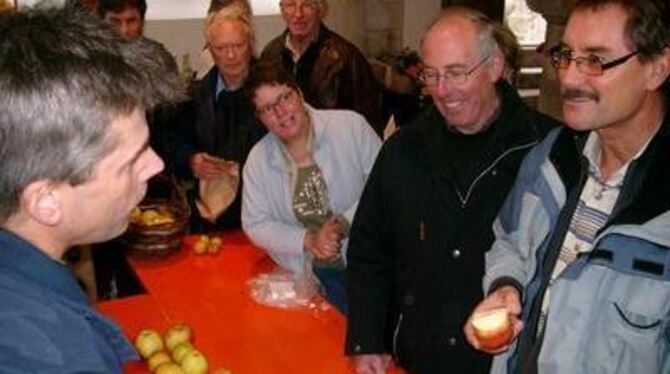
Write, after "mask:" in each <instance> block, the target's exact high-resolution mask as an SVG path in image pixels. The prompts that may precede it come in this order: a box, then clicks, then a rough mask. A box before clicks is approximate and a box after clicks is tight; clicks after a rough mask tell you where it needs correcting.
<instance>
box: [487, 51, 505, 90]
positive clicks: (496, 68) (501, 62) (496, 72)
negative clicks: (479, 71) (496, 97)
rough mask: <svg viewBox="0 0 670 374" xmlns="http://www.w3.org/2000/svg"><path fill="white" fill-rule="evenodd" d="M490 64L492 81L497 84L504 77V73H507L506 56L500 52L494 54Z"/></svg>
mask: <svg viewBox="0 0 670 374" xmlns="http://www.w3.org/2000/svg"><path fill="white" fill-rule="evenodd" d="M489 64H490V67H489V72H490V74H491V81H493V83H495V82H497V81H498V80H499V79H501V78H502V77H503V73H504V72H505V56H503V54H502V53H500V52H493V53H492V54H491V61H490V62H489Z"/></svg>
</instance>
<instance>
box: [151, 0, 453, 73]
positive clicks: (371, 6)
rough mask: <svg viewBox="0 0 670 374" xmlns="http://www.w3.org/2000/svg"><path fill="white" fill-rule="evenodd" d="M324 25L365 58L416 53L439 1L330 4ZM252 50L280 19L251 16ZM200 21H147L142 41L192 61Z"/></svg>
mask: <svg viewBox="0 0 670 374" xmlns="http://www.w3.org/2000/svg"><path fill="white" fill-rule="evenodd" d="M329 4H330V12H329V14H328V16H327V17H326V24H327V25H328V27H330V28H332V29H333V30H335V31H336V32H338V33H340V34H341V35H343V36H344V37H345V38H347V39H348V40H349V41H351V42H352V43H354V44H355V45H357V46H358V47H359V48H361V50H363V51H364V52H365V53H367V54H368V55H377V54H379V53H382V52H386V51H389V50H395V51H397V50H399V49H401V48H403V47H405V46H408V47H410V48H416V47H417V46H418V42H419V39H420V36H421V33H422V32H423V30H424V29H425V27H426V24H427V23H428V22H429V21H430V20H431V19H432V18H433V17H434V16H435V15H436V14H437V13H438V12H439V10H440V7H441V1H440V0H365V1H361V0H330V1H329ZM253 23H254V28H255V30H256V46H257V48H256V49H257V51H260V50H262V48H263V47H264V46H265V44H267V42H268V41H269V40H270V39H272V38H274V37H275V36H277V35H278V34H279V33H281V32H282V31H283V29H284V22H283V20H282V18H281V16H279V15H275V16H254V19H253ZM203 24H204V19H181V20H148V21H147V24H146V27H145V34H146V36H148V37H150V38H152V39H155V40H158V41H159V42H161V43H163V44H164V45H165V46H166V47H167V48H168V50H169V51H170V52H171V53H172V54H173V55H175V56H176V57H177V61H178V62H181V59H182V56H183V55H184V54H189V55H190V59H191V61H192V62H193V61H197V56H198V54H199V53H200V51H201V49H202V48H203V47H204V38H203V36H202V28H203Z"/></svg>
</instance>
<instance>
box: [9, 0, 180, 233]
mask: <svg viewBox="0 0 670 374" xmlns="http://www.w3.org/2000/svg"><path fill="white" fill-rule="evenodd" d="M0 35H2V37H0V165H2V167H0V224H2V223H3V222H5V221H6V220H7V218H8V217H10V216H11V215H12V214H14V212H15V211H16V210H17V208H18V202H19V197H20V194H21V193H22V191H23V190H24V188H25V187H27V186H28V185H29V184H30V183H32V182H34V181H37V180H48V181H51V182H53V183H70V184H72V185H77V184H80V183H83V182H85V181H87V180H88V179H89V178H90V177H91V174H92V171H93V169H94V167H95V165H96V164H97V163H98V161H99V160H100V159H102V158H103V157H104V156H106V155H107V154H108V153H109V152H111V151H112V150H113V149H114V147H115V146H116V142H117V141H118V140H117V139H114V138H112V137H110V136H109V135H108V134H109V128H110V126H111V124H112V123H113V121H114V120H115V119H117V118H119V116H123V115H128V114H129V113H131V112H132V111H133V110H136V109H137V108H139V109H143V108H146V109H149V108H151V107H153V106H155V105H156V104H158V103H160V102H173V101H177V100H180V99H181V98H182V97H183V92H182V90H181V85H180V81H179V79H178V77H177V76H176V75H171V74H169V73H168V72H169V69H170V67H168V66H167V65H166V63H165V59H162V58H157V57H156V56H157V53H158V49H157V47H156V44H155V43H148V42H147V41H146V40H145V39H144V38H138V39H136V40H125V39H123V38H122V37H120V36H118V35H117V34H116V33H115V32H114V31H112V30H111V29H110V28H109V27H107V26H106V25H105V24H104V22H102V21H101V20H99V19H98V18H96V17H95V16H93V15H91V14H90V13H89V12H87V11H85V10H83V9H81V7H75V6H73V5H68V6H66V7H61V8H44V9H38V8H34V9H27V10H22V11H20V12H17V13H14V14H12V15H3V16H0Z"/></svg>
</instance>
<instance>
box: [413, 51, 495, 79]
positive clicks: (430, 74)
mask: <svg viewBox="0 0 670 374" xmlns="http://www.w3.org/2000/svg"><path fill="white" fill-rule="evenodd" d="M489 58H491V55H488V56H486V57H484V58H483V59H481V60H480V61H479V62H478V63H476V64H475V65H474V66H473V67H471V68H470V69H464V68H452V69H447V70H445V71H444V73H440V71H439V70H438V69H433V68H424V69H423V71H422V72H421V75H419V79H421V81H422V82H423V83H424V84H425V85H426V86H436V85H437V84H438V83H440V79H444V81H446V82H447V83H449V84H453V85H459V84H463V83H465V82H466V81H467V80H468V78H470V76H471V75H472V74H473V73H474V72H475V71H476V70H477V69H478V68H479V67H480V66H482V65H483V64H484V63H485V62H486V61H487V60H488V59H489Z"/></svg>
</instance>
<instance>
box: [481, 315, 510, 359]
mask: <svg viewBox="0 0 670 374" xmlns="http://www.w3.org/2000/svg"><path fill="white" fill-rule="evenodd" d="M472 328H473V329H474V332H475V335H476V336H477V340H479V344H480V345H481V347H482V348H485V349H489V350H496V349H498V348H501V347H504V346H505V345H507V344H509V342H510V339H512V334H513V330H514V329H513V327H512V321H511V320H510V316H509V312H508V311H507V309H506V308H497V309H491V310H488V311H485V312H481V313H477V314H475V315H474V316H473V317H472Z"/></svg>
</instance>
